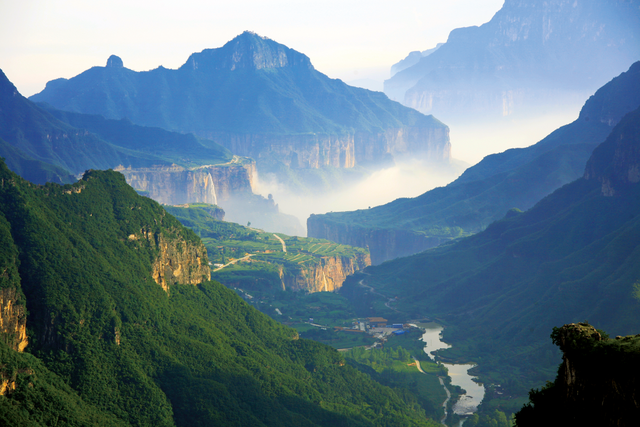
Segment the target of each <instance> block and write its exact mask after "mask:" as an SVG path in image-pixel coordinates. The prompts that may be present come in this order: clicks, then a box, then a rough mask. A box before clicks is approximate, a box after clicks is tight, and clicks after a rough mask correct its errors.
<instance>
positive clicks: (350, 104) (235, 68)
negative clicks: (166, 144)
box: [30, 32, 450, 170]
mask: <svg viewBox="0 0 640 427" xmlns="http://www.w3.org/2000/svg"><path fill="white" fill-rule="evenodd" d="M30 99H31V100H32V101H36V102H47V103H49V104H51V105H52V106H54V107H55V108H58V109H61V110H66V111H72V112H82V113H89V114H100V115H102V116H104V117H106V118H109V119H120V118H123V117H126V118H128V119H129V120H131V121H132V122H133V123H136V124H139V125H144V126H155V127H161V128H164V129H167V130H171V131H176V132H193V133H194V134H196V135H198V136H200V137H203V138H207V139H210V140H213V141H216V142H217V143H219V144H221V145H223V146H224V147H226V148H228V149H229V150H231V151H232V152H233V153H234V154H237V155H242V156H248V157H251V158H254V159H256V160H257V161H258V167H259V168H260V167H264V168H267V167H271V168H272V169H273V168H276V167H277V166H278V165H284V166H287V167H291V168H302V169H305V168H322V167H334V168H352V167H354V166H356V165H366V164H377V163H380V162H388V160H389V156H396V155H412V156H416V155H419V156H422V157H425V158H427V159H431V160H434V161H438V162H446V161H447V160H448V159H449V156H450V143H449V130H448V128H447V126H445V125H444V124H442V123H441V122H439V121H438V120H436V119H435V118H433V117H432V116H425V115H422V114H420V113H418V112H417V111H415V110H412V109H410V108H406V107H404V106H402V105H400V104H399V103H396V102H392V101H390V100H389V99H388V98H387V97H386V96H385V95H384V94H382V93H379V92H371V91H368V90H365V89H360V88H354V87H350V86H347V85H346V84H344V83H343V82H342V81H340V80H333V79H330V78H328V77H327V76H325V75H324V74H322V73H320V72H318V71H316V70H315V69H314V68H313V66H312V65H311V61H310V60H309V58H308V57H307V56H305V55H303V54H301V53H299V52H296V51H295V50H292V49H289V48H288V47H286V46H284V45H281V44H279V43H276V42H275V41H273V40H270V39H267V38H263V37H260V36H258V35H256V34H254V33H251V32H245V33H243V34H241V35H239V36H238V37H236V38H234V39H233V40H231V41H230V42H228V43H227V44H225V45H224V46H222V47H220V48H217V49H205V50H203V51H202V52H199V53H194V54H192V55H191V56H190V57H189V58H188V60H187V61H186V63H185V64H184V65H183V66H181V67H180V68H179V69H177V70H169V69H166V68H164V67H159V68H157V69H155V70H151V71H146V72H135V71H132V70H130V69H127V68H125V67H124V66H123V64H122V61H121V60H120V59H119V58H118V59H114V58H113V57H112V59H110V60H109V61H108V62H107V66H105V67H93V68H91V69H89V70H87V71H85V72H83V73H81V74H80V75H78V76H76V77H73V78H71V79H69V80H66V79H58V80H53V81H51V82H49V83H47V86H46V88H45V89H44V90H43V91H42V92H40V93H39V94H36V95H34V96H32V97H31V98H30ZM265 170H266V169H265Z"/></svg>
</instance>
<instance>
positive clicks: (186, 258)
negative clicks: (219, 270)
mask: <svg viewBox="0 0 640 427" xmlns="http://www.w3.org/2000/svg"><path fill="white" fill-rule="evenodd" d="M128 239H129V240H139V239H147V240H148V241H149V242H151V243H152V244H155V246H156V248H157V249H158V251H159V252H158V255H157V257H156V259H155V261H154V262H153V266H152V272H151V276H152V277H153V280H155V281H156V283H157V284H159V285H160V286H162V289H164V290H165V291H166V292H167V293H168V292H169V288H170V287H171V286H172V285H197V284H200V283H202V282H204V281H205V280H211V269H210V267H209V259H208V258H207V249H206V248H205V247H204V245H203V244H202V242H200V241H199V240H198V241H197V242H196V241H190V240H186V239H184V238H183V237H181V235H180V234H178V233H176V234H172V233H171V232H168V233H163V232H160V233H155V234H154V233H153V232H151V231H149V230H140V233H137V234H131V235H129V237H128Z"/></svg>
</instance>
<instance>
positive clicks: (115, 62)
mask: <svg viewBox="0 0 640 427" xmlns="http://www.w3.org/2000/svg"><path fill="white" fill-rule="evenodd" d="M107 67H108V68H122V67H124V63H123V62H122V59H120V57H119V56H116V55H111V56H110V57H109V59H107Z"/></svg>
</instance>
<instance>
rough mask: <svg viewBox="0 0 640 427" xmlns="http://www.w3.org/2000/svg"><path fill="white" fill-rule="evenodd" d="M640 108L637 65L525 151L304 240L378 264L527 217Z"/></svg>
mask: <svg viewBox="0 0 640 427" xmlns="http://www.w3.org/2000/svg"><path fill="white" fill-rule="evenodd" d="M638 106H640V62H638V63H635V64H633V66H632V67H631V68H630V69H629V71H627V72H625V73H623V74H621V75H620V76H618V77H616V78H615V79H613V80H612V81H611V82H609V83H607V84H606V85H605V86H603V87H602V88H601V89H599V90H598V91H597V92H596V93H595V94H594V95H593V96H592V97H590V98H589V100H588V101H587V102H586V103H585V105H584V107H583V108H582V111H581V113H580V116H579V117H578V119H577V120H576V121H574V122H573V123H571V124H569V125H566V126H564V127H562V128H560V129H558V130H556V131H555V132H553V133H551V134H550V135H549V136H547V137H546V138H545V139H543V140H542V141H540V142H538V143H537V144H535V145H532V146H530V147H527V148H520V149H511V150H507V151H505V152H503V153H500V154H493V155H491V156H487V157H485V158H484V159H483V160H482V161H481V162H480V163H478V164H477V165H475V166H473V167H471V168H469V169H467V170H466V171H465V172H464V173H463V174H462V176H460V178H458V179H457V180H455V181H454V182H452V183H451V184H449V185H447V186H446V187H442V188H436V189H434V190H431V191H428V192H426V193H425V194H423V195H421V196H418V197H416V198H411V199H398V200H395V201H393V202H391V203H388V204H386V205H383V206H378V207H375V208H372V209H366V210H358V211H354V212H338V213H328V214H324V215H312V216H311V217H310V218H309V219H308V220H307V229H308V235H309V236H310V237H318V238H323V239H328V240H333V241H335V242H339V243H344V244H349V245H352V246H360V247H369V249H370V251H371V261H372V263H373V264H379V263H381V262H383V261H385V260H389V259H393V258H396V257H398V256H407V255H411V254H413V253H417V252H420V251H422V250H425V249H428V248H431V247H434V246H437V245H438V244H440V243H443V242H445V241H447V240H450V239H453V238H457V237H460V236H464V235H469V234H472V233H477V232H478V231H481V230H483V229H484V228H485V227H487V226H488V225H489V224H490V223H492V222H493V221H496V220H498V219H500V218H502V217H504V215H505V213H506V212H507V211H508V210H509V209H511V208H517V209H520V210H526V209H529V208H530V207H532V206H533V205H534V204H535V203H536V202H538V201H539V200H541V199H542V198H543V197H544V196H546V195H548V194H549V193H551V192H552V191H553V190H555V189H557V188H559V187H561V186H562V185H564V184H567V183H569V182H571V181H573V180H575V179H576V178H578V177H579V176H581V175H582V173H583V172H584V168H585V164H586V161H587V159H588V158H589V156H590V155H591V151H592V150H593V149H594V147H596V145H597V144H599V143H601V142H602V141H603V140H604V139H605V138H606V137H607V135H608V134H609V132H611V129H612V127H613V126H614V125H615V124H617V123H618V121H619V120H620V119H621V118H622V116H623V115H624V114H626V113H628V112H629V111H632V110H634V109H636V108H638Z"/></svg>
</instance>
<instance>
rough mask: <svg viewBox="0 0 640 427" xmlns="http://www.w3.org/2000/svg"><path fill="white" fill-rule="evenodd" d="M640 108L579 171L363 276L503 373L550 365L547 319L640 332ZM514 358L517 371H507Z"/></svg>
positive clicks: (491, 369)
mask: <svg viewBox="0 0 640 427" xmlns="http://www.w3.org/2000/svg"><path fill="white" fill-rule="evenodd" d="M639 147H640V110H635V111H634V112H632V113H629V114H628V115H627V116H625V117H624V118H623V119H622V120H621V121H620V123H619V124H618V125H617V126H616V127H615V128H614V130H613V131H612V133H611V135H610V136H609V137H608V138H607V140H606V141H605V142H604V143H603V144H601V145H600V146H598V148H596V149H595V150H594V152H593V155H592V156H591V158H590V160H589V161H588V163H587V166H586V169H585V174H584V178H580V179H578V180H576V181H574V182H572V183H570V184H568V185H565V186H563V187H562V188H560V189H558V190H556V191H555V192H554V193H552V194H551V195H549V196H547V197H545V198H544V199H542V200H541V201H540V202H538V203H537V204H536V205H535V206H534V207H533V208H531V209H530V210H528V211H527V212H524V213H522V212H518V211H510V212H509V213H508V214H507V215H506V216H505V218H504V219H502V220H500V221H497V222H495V223H493V224H491V225H490V226H489V227H488V228H487V229H486V230H485V231H483V232H480V233H478V234H476V235H474V236H471V237H468V238H465V239H461V240H459V241H457V242H453V243H451V244H449V245H444V246H441V247H439V248H435V249H432V250H430V251H425V252H423V253H420V254H417V255H414V256H412V257H408V258H402V259H397V260H393V261H390V262H387V263H384V264H382V265H380V266H375V267H370V268H368V269H367V270H366V271H367V272H368V273H369V274H370V276H367V277H366V278H365V280H366V282H367V283H368V284H370V285H371V286H373V287H374V288H375V289H376V291H377V292H381V293H383V294H386V295H389V296H390V297H392V296H398V297H399V300H398V302H397V305H395V306H394V307H395V308H397V309H399V310H400V311H402V312H406V313H410V314H411V315H414V316H417V315H430V316H442V318H443V319H446V321H447V322H450V323H451V324H452V327H451V328H449V329H448V330H447V334H446V336H447V338H448V339H451V340H453V341H454V342H457V343H459V344H458V345H455V346H454V348H457V350H454V351H458V352H459V353H464V354H465V355H466V357H473V358H475V359H476V360H477V361H480V360H485V361H486V363H480V369H481V370H484V371H487V372H492V373H493V374H495V373H496V372H502V375H503V378H504V379H505V380H506V379H507V378H511V379H512V380H517V379H518V377H519V376H520V377H529V378H531V377H532V375H533V376H535V375H534V374H535V372H536V371H537V370H539V369H542V368H544V367H545V366H546V367H548V368H552V367H553V365H554V364H555V363H557V361H555V360H554V359H552V358H550V356H551V352H550V349H551V347H550V344H549V343H547V341H548V336H549V333H550V331H551V329H552V327H554V326H558V325H562V324H565V323H571V322H575V321H584V320H588V321H589V322H590V323H591V324H593V325H595V326H596V327H598V328H602V329H605V330H607V331H608V332H610V333H611V334H612V335H627V334H635V333H636V332H637V331H638V330H640V320H639V319H640V317H639V316H638V314H640V296H639V295H638V277H639V275H640V246H639V242H640V217H639V216H638V212H639V211H640V185H638V181H639V179H638V175H637V172H635V171H637V170H638V166H639V165H640V155H639V153H640V149H639ZM509 366H511V367H516V368H517V369H518V370H519V371H518V370H513V371H512V372H511V374H509V373H508V372H509V368H508V367H509Z"/></svg>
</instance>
